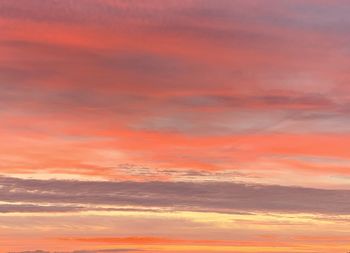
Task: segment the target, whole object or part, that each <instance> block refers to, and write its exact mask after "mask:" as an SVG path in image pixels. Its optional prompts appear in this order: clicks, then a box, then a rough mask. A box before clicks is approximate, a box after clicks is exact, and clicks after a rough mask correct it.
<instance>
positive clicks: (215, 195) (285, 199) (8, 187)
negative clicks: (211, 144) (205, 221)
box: [0, 177, 350, 214]
mask: <svg viewBox="0 0 350 253" xmlns="http://www.w3.org/2000/svg"><path fill="white" fill-rule="evenodd" d="M349 197H350V191H349V190H323V189H312V188H301V187H284V186H267V185H247V184H240V183H225V182H130V181H128V182H91V181H67V180H32V179H30V180H29V179H18V178H8V177H1V178H0V199H1V200H3V201H7V202H14V203H16V202H31V203H37V204H42V203H52V204H54V203H56V204H58V203H59V204H86V205H111V206H113V205H114V206H119V207H120V206H130V205H132V206H138V207H144V208H151V207H152V208H153V207H154V208H167V209H171V210H197V211H198V210H202V211H213V212H237V211H249V212H254V211H258V212H259V211H262V212H299V213H300V212H305V213H327V214H350V201H349Z"/></svg>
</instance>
